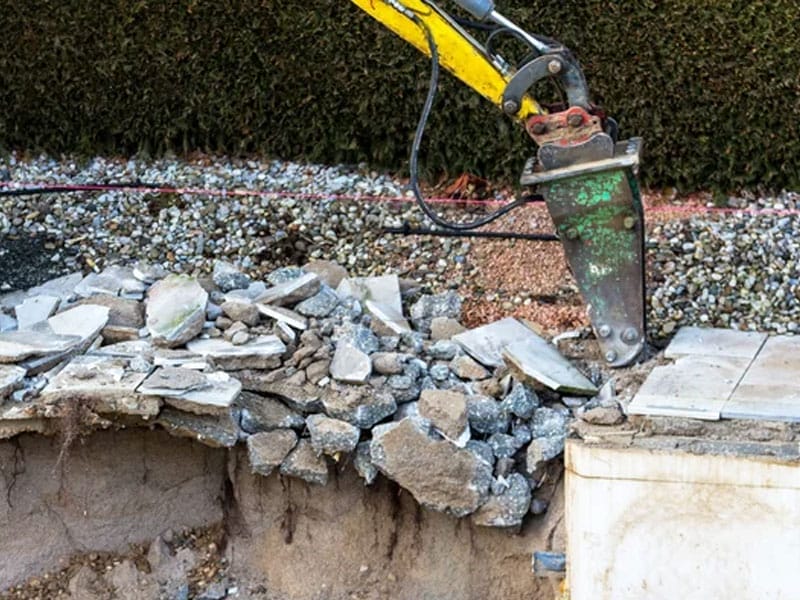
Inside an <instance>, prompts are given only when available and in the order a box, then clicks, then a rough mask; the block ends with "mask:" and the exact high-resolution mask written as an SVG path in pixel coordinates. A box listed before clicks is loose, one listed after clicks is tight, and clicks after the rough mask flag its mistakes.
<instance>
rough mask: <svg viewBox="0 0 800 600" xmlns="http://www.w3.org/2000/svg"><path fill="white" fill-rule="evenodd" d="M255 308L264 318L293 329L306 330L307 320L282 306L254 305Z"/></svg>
mask: <svg viewBox="0 0 800 600" xmlns="http://www.w3.org/2000/svg"><path fill="white" fill-rule="evenodd" d="M255 306H256V308H257V309H258V312H260V313H261V314H262V315H264V316H265V317H269V318H270V319H275V320H276V321H278V322H279V323H286V324H287V325H290V326H291V327H294V328H295V329H300V330H302V331H305V330H306V329H308V319H306V318H305V317H304V316H303V315H301V314H298V313H296V312H295V311H293V310H290V309H288V308H283V307H282V306H272V305H270V304H262V303H260V302H259V303H256V305H255Z"/></svg>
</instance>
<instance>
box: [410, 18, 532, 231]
mask: <svg viewBox="0 0 800 600" xmlns="http://www.w3.org/2000/svg"><path fill="white" fill-rule="evenodd" d="M410 18H411V19H412V21H413V22H414V23H415V24H416V25H417V26H418V27H419V28H420V29H422V31H423V32H424V33H425V38H426V39H427V41H428V48H429V51H430V53H431V79H430V84H429V87H428V95H427V96H426V98H425V104H424V105H423V107H422V113H421V114H420V117H419V121H418V122H417V130H416V132H415V133H414V141H413V143H412V145H411V157H410V159H409V163H410V164H409V171H410V172H411V181H410V186H411V191H412V192H413V194H414V198H415V199H416V201H417V204H418V205H419V207H420V208H421V209H422V212H424V213H425V216H426V217H428V218H429V219H430V220H431V221H433V222H434V223H435V224H436V225H438V226H439V227H443V228H445V229H450V230H455V231H468V230H470V229H477V228H478V227H483V226H484V225H488V224H489V223H491V222H493V221H496V220H497V219H499V218H500V217H502V216H503V215H506V214H508V213H509V212H511V211H512V210H514V209H515V208H519V207H521V206H524V205H525V204H527V203H528V200H527V199H519V200H515V201H513V202H510V203H509V204H506V205H505V206H503V207H502V208H499V209H497V210H496V211H494V212H493V213H491V214H489V215H487V216H485V217H482V218H480V219H476V220H474V221H470V222H469V223H452V222H450V221H447V220H445V219H443V218H441V217H440V216H439V215H438V214H436V212H434V211H433V209H432V208H431V207H430V206H429V205H428V203H427V202H426V201H425V198H424V197H423V195H422V191H421V190H420V189H419V148H420V145H421V144H422V136H423V134H424V133H425V126H426V125H427V123H428V117H429V116H430V113H431V108H432V107H433V101H434V99H435V98H436V87H437V86H438V85H439V50H438V48H437V47H436V41H435V40H434V39H433V34H432V33H431V30H430V28H429V27H428V26H427V24H426V23H425V22H424V21H423V20H422V19H420V18H419V17H418V16H417V15H412V16H411V17H410Z"/></svg>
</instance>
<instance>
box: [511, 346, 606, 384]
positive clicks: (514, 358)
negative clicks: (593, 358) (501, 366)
mask: <svg viewBox="0 0 800 600" xmlns="http://www.w3.org/2000/svg"><path fill="white" fill-rule="evenodd" d="M503 358H504V359H506V361H507V363H508V366H509V367H510V368H512V369H515V370H516V371H517V374H518V375H519V376H520V377H519V379H521V380H523V381H525V380H527V381H528V382H530V383H533V382H538V383H540V384H543V385H545V386H547V387H549V388H550V389H551V390H554V391H556V392H559V393H562V394H576V395H579V396H581V395H583V396H593V395H595V394H596V393H597V386H595V385H594V384H593V383H592V382H591V381H589V379H587V378H586V376H585V375H583V373H581V372H580V371H578V369H576V368H575V367H574V366H573V365H572V363H570V362H569V361H568V360H567V359H566V358H564V357H563V356H562V355H561V353H560V352H559V351H558V350H557V349H556V347H555V346H553V345H552V344H548V343H547V341H545V340H544V339H542V338H540V337H539V336H538V335H536V334H535V333H533V332H532V331H531V332H530V335H529V336H528V337H527V338H526V339H524V340H521V341H517V342H514V343H512V344H509V345H508V346H506V349H505V350H504V351H503Z"/></svg>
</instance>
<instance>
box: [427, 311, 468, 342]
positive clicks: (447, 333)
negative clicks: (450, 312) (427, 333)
mask: <svg viewBox="0 0 800 600" xmlns="http://www.w3.org/2000/svg"><path fill="white" fill-rule="evenodd" d="M466 330H467V328H466V327H464V326H463V325H462V324H461V323H459V322H458V321H456V320H455V319H451V318H450V317H435V318H433V319H431V339H432V340H433V341H434V342H437V341H439V340H449V339H451V338H452V337H453V336H456V335H458V334H459V333H463V332H465V331H466Z"/></svg>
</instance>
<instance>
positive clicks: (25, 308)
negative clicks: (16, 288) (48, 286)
mask: <svg viewBox="0 0 800 600" xmlns="http://www.w3.org/2000/svg"><path fill="white" fill-rule="evenodd" d="M60 303H61V298H59V297H58V296H46V295H44V294H41V295H38V296H29V297H28V298H25V301H24V302H23V303H22V304H18V305H17V306H16V307H15V308H14V314H15V315H16V317H17V328H18V329H30V328H31V326H33V325H35V324H36V323H41V322H42V321H44V320H45V319H48V318H49V317H50V316H51V315H52V314H53V313H54V312H55V311H56V308H58V305H59V304H60Z"/></svg>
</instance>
